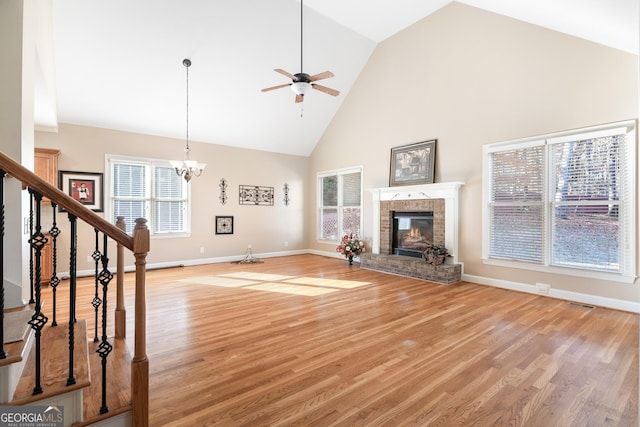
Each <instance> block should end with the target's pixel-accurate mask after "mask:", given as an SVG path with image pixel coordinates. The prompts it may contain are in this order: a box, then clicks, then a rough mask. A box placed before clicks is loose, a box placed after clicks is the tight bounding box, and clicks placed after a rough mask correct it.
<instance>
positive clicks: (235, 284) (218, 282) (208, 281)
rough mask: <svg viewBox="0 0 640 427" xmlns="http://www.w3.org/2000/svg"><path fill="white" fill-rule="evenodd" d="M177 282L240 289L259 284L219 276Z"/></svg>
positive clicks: (253, 281)
mask: <svg viewBox="0 0 640 427" xmlns="http://www.w3.org/2000/svg"><path fill="white" fill-rule="evenodd" d="M178 281H179V282H187V283H197V284H198V285H210V286H224V287H225V288H240V287H243V286H247V285H255V284H256V283H260V281H256V280H243V279H231V278H229V277H220V276H200V277H190V278H188V279H181V280H178Z"/></svg>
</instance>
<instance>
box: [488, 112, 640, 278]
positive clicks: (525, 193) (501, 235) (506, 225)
mask: <svg viewBox="0 0 640 427" xmlns="http://www.w3.org/2000/svg"><path fill="white" fill-rule="evenodd" d="M483 182H484V209H483V219H484V227H483V231H484V232H483V259H484V262H485V263H488V264H496V265H505V266H512V267H517V268H526V269H532V270H542V271H551V272H557V273H562V274H572V275H577V276H584V277H600V278H606V279H609V280H617V281H624V282H630V281H632V280H633V277H635V271H636V266H635V216H636V202H635V182H636V172H635V122H624V123H614V124H610V125H605V126H597V127H591V128H587V129H578V130H574V131H567V132H561V133H556V134H553V135H544V136H540V137H535V138H528V139H523V140H517V141H508V142H503V143H497V144H491V145H487V146H485V147H484V181H483Z"/></svg>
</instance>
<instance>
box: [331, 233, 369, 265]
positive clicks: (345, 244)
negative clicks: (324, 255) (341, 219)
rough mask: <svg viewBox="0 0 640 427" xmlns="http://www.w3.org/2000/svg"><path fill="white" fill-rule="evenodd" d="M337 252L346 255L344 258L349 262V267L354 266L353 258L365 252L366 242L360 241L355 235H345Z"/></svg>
mask: <svg viewBox="0 0 640 427" xmlns="http://www.w3.org/2000/svg"><path fill="white" fill-rule="evenodd" d="M336 252H340V253H341V254H342V255H344V257H345V258H347V260H349V265H352V264H353V257H354V256H358V255H360V254H361V253H362V252H364V242H362V240H360V239H358V236H357V235H355V234H353V233H351V234H345V235H344V237H342V240H341V241H340V244H339V245H338V247H337V248H336Z"/></svg>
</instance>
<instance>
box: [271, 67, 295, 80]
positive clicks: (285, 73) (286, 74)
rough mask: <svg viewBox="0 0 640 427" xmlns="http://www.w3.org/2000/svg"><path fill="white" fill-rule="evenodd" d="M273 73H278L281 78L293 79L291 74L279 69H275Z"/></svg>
mask: <svg viewBox="0 0 640 427" xmlns="http://www.w3.org/2000/svg"><path fill="white" fill-rule="evenodd" d="M273 71H275V72H276V73H280V74H282V75H283V76H287V77H289V78H290V79H291V80H294V79H295V77H294V76H293V74H291V73H288V72H286V71H285V70H281V69H280V68H276V69H275V70H273Z"/></svg>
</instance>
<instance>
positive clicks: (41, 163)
mask: <svg viewBox="0 0 640 427" xmlns="http://www.w3.org/2000/svg"><path fill="white" fill-rule="evenodd" d="M59 155H60V150H56V149H52V148H35V149H34V156H35V158H34V163H33V172H34V173H35V174H36V175H38V176H39V177H40V178H42V179H44V180H45V181H47V182H48V183H49V184H51V185H53V186H54V187H56V188H57V187H58V156H59ZM42 201H43V202H44V203H51V201H50V200H49V199H47V198H46V197H45V198H43V199H42Z"/></svg>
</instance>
